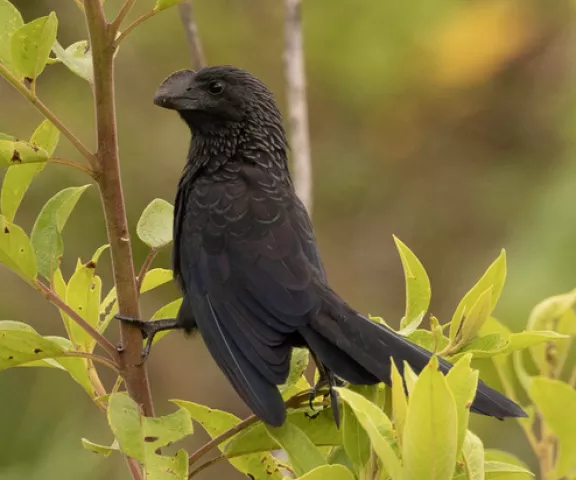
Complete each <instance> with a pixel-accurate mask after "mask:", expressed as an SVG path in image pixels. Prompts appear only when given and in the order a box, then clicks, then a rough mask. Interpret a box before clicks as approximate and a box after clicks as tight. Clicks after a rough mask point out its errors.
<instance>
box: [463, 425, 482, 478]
mask: <svg viewBox="0 0 576 480" xmlns="http://www.w3.org/2000/svg"><path fill="white" fill-rule="evenodd" d="M462 455H463V457H464V462H465V468H466V473H467V475H468V476H467V478H468V480H484V445H483V444H482V440H480V439H479V438H478V437H477V436H476V435H474V434H473V433H472V432H471V431H470V430H467V431H466V435H465V437H464V442H463V447H462Z"/></svg>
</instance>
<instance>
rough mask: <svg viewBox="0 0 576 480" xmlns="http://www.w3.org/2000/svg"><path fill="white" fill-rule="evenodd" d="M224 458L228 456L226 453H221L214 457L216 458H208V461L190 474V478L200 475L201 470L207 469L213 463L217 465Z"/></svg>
mask: <svg viewBox="0 0 576 480" xmlns="http://www.w3.org/2000/svg"><path fill="white" fill-rule="evenodd" d="M222 460H226V457H225V456H224V455H219V456H217V457H214V458H212V459H210V460H208V461H207V462H205V463H203V464H202V465H200V466H199V467H198V468H197V469H196V470H194V471H192V472H190V475H188V478H189V479H190V478H192V477H194V476H196V475H198V474H199V473H200V472H201V471H203V470H205V469H207V468H208V467H211V466H212V465H215V464H216V463H220V462H221V461H222Z"/></svg>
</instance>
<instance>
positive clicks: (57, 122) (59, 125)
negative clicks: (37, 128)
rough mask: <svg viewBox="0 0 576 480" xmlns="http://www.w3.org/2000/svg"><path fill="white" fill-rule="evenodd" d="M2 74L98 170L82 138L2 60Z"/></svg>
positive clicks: (0, 70)
mask: <svg viewBox="0 0 576 480" xmlns="http://www.w3.org/2000/svg"><path fill="white" fill-rule="evenodd" d="M0 75H2V76H3V77H4V78H5V79H6V80H7V81H8V83H10V85H12V86H13V87H14V88H15V89H16V90H18V92H19V93H20V94H21V95H22V96H23V97H24V98H26V99H27V100H28V101H29V102H30V103H31V104H32V105H34V106H35V107H36V109H37V110H38V111H39V112H40V113H41V114H42V115H44V117H46V118H47V119H48V120H50V122H52V124H53V125H54V126H55V127H56V128H57V129H58V130H60V132H62V135H64V136H65V137H66V138H67V139H68V140H69V141H70V143H71V144H72V145H74V147H75V148H76V150H78V151H79V152H80V153H81V154H82V155H83V156H84V157H85V158H86V160H88V162H89V163H90V165H91V167H92V169H93V170H94V171H96V170H97V166H98V162H97V160H96V156H95V155H94V154H93V153H92V152H91V151H90V150H88V148H87V147H86V146H85V145H84V144H83V143H82V141H80V139H79V138H78V137H76V135H74V134H73V133H72V131H71V130H70V129H69V128H68V127H67V126H66V125H64V123H62V121H61V120H60V119H59V118H58V117H57V116H56V115H55V114H54V113H53V112H52V110H50V109H49V108H48V107H47V106H46V105H44V103H42V101H41V100H40V99H39V98H38V97H36V96H35V95H34V94H33V93H32V92H31V91H30V90H29V89H27V88H26V86H25V85H24V84H23V83H22V82H20V81H19V80H18V78H17V77H16V76H15V75H14V74H12V72H10V70H8V69H7V68H6V66H5V65H3V64H2V63H1V62H0Z"/></svg>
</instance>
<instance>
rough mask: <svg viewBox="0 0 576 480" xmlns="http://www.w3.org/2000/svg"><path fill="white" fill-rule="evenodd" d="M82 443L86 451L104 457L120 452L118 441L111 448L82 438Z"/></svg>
mask: <svg viewBox="0 0 576 480" xmlns="http://www.w3.org/2000/svg"><path fill="white" fill-rule="evenodd" d="M80 441H81V442H82V446H83V447H84V448H85V449H86V450H88V451H90V452H94V453H98V454H100V455H104V456H105V457H107V456H108V455H110V454H111V453H112V452H118V451H120V447H119V445H118V441H117V440H114V443H112V445H110V446H106V445H100V444H99V443H94V442H91V441H90V440H88V439H86V438H81V439H80Z"/></svg>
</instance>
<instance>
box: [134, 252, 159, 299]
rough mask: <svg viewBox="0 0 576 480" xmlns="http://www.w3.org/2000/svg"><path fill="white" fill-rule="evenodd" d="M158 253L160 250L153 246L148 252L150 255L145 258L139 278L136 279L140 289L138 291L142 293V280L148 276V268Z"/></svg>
mask: <svg viewBox="0 0 576 480" xmlns="http://www.w3.org/2000/svg"><path fill="white" fill-rule="evenodd" d="M157 253H158V250H156V249H155V248H151V249H150V251H149V252H148V255H147V256H146V259H145V260H144V263H143V264H142V267H141V268H140V272H139V273H138V278H137V279H136V289H137V290H138V293H140V290H141V289H142V282H143V281H144V277H146V273H147V272H148V269H149V268H150V265H151V264H152V262H153V261H154V258H155V257H156V254H157Z"/></svg>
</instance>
